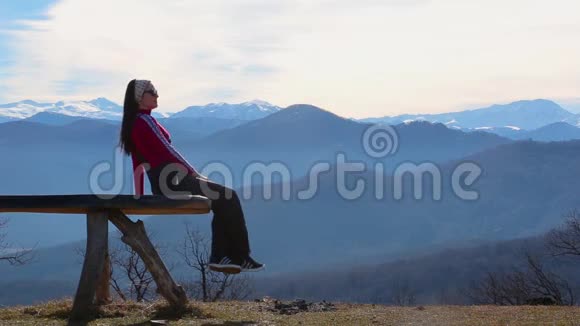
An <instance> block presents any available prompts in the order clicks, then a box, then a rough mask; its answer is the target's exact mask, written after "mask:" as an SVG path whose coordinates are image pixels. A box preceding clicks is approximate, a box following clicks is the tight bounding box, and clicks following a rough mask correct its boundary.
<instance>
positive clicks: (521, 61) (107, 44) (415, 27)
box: [0, 0, 580, 117]
mask: <svg viewBox="0 0 580 326" xmlns="http://www.w3.org/2000/svg"><path fill="white" fill-rule="evenodd" d="M353 4H356V6H355V5H353ZM577 12H580V4H579V3H577V2H576V1H572V0H569V1H567V0H557V1H553V2H549V3H548V2H530V1H525V0H512V1H509V2H505V1H499V0H489V1H459V0H445V1H444V0H441V1H428V0H413V1H402V0H391V1H378V0H364V1H362V2H352V1H345V0H316V1H315V0H308V1H307V0H292V1H291V0H278V1H269V0H238V1H226V0H216V1H196V0H191V1H189V0H188V1H186V0H172V1H138V0H122V1H120V0H101V1H98V2H95V1H91V0H63V1H60V2H58V3H56V4H55V5H54V6H52V7H51V8H50V9H49V10H48V12H47V13H46V15H45V16H46V17H47V19H45V20H29V21H23V22H20V23H21V24H23V25H24V27H25V28H23V29H18V30H11V31H5V33H8V35H9V36H10V41H9V42H10V43H9V46H10V49H11V53H12V55H11V56H10V57H9V58H7V59H5V60H12V61H13V63H12V64H11V65H10V66H9V67H8V70H7V71H6V72H5V73H4V74H0V83H1V84H2V85H3V87H4V89H5V90H6V92H5V94H9V95H7V96H8V98H7V100H11V101H13V100H20V99H26V98H32V99H35V100H41V101H56V100H61V99H90V98H95V97H99V96H105V97H108V98H110V99H112V100H115V101H117V102H119V103H122V97H123V95H124V91H125V90H124V88H125V86H126V84H127V82H128V81H129V80H130V79H132V78H147V79H151V80H153V81H154V83H155V84H156V86H157V88H158V89H159V90H160V93H161V94H163V95H162V96H161V97H160V110H167V111H176V110H179V109H182V108H184V107H186V106H189V105H196V104H204V103H209V102H220V101H224V100H228V101H231V102H236V101H244V100H248V99H254V98H261V99H265V100H268V101H270V102H272V103H274V104H277V105H281V106H286V105H290V104H292V103H304V102H306V103H312V104H315V105H318V106H321V107H324V108H326V109H329V110H331V111H333V112H335V113H337V114H340V115H343V116H347V117H350V116H354V117H362V116H378V115H391V114H398V113H403V112H436V111H443V110H451V109H457V108H461V107H465V106H469V105H470V104H471V103H493V102H501V101H509V100H513V99H520V98H538V97H544V98H550V97H554V98H569V97H573V96H576V94H577V92H578V89H579V87H580V78H579V77H578V76H580V65H579V64H578V62H579V61H578V60H577V58H578V57H579V56H580V43H578V42H577V36H578V35H580V34H579V33H580V23H579V22H578V20H577V14H576V13H577Z"/></svg>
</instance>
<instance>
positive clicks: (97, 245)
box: [70, 212, 109, 320]
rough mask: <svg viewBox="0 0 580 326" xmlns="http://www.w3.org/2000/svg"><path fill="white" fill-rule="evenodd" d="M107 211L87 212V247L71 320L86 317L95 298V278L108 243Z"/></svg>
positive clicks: (98, 274)
mask: <svg viewBox="0 0 580 326" xmlns="http://www.w3.org/2000/svg"><path fill="white" fill-rule="evenodd" d="M108 225H109V220H108V214H107V212H91V213H88V214H87V247H86V251H85V260H84V263H83V271H82V274H81V279H80V281H79V285H78V288H77V293H76V295H75V299H74V303H73V307H72V311H71V316H70V319H72V320H79V319H86V317H87V315H88V313H89V310H90V307H91V305H92V304H93V299H94V298H95V290H96V288H97V280H98V279H99V278H100V276H101V274H102V272H103V267H104V264H105V256H106V254H107V243H108Z"/></svg>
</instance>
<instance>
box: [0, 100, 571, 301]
mask: <svg viewBox="0 0 580 326" xmlns="http://www.w3.org/2000/svg"><path fill="white" fill-rule="evenodd" d="M99 103H100V105H104V104H103V103H105V104H106V102H105V101H102V103H101V102H99ZM23 105H30V103H29V104H23ZM91 105H92V104H91ZM64 106H66V105H64ZM46 107H47V108H53V109H50V110H49V109H47V110H44V111H37V112H35V113H31V111H30V110H29V115H27V116H23V115H21V116H20V117H19V118H14V116H15V111H14V110H12V111H10V112H11V114H12V116H13V118H11V119H10V120H11V121H7V122H4V123H0V152H1V153H2V157H3V160H2V163H0V164H1V166H2V169H0V180H1V181H2V182H0V193H3V194H80V193H92V192H93V191H94V190H95V189H94V187H93V186H94V185H93V184H92V182H96V183H97V184H98V185H100V186H101V187H102V188H103V189H105V190H106V189H110V188H112V187H113V186H114V185H116V184H119V186H120V187H119V188H118V189H116V192H120V193H125V194H131V193H133V189H132V172H131V164H130V160H129V158H128V157H126V156H119V157H120V159H119V160H115V157H116V155H118V154H119V152H118V148H117V147H116V146H117V141H118V133H119V120H118V118H114V117H111V116H108V117H107V116H105V115H104V113H101V114H99V115H97V114H96V113H95V114H94V115H92V116H89V117H87V116H83V115H76V116H73V115H71V114H66V113H64V112H68V113H70V112H73V111H74V110H73V109H71V108H69V109H67V110H68V111H59V112H55V111H51V110H57V109H56V106H54V105H53V106H49V105H46ZM216 107H217V106H216ZM546 107H547V108H548V109H547V110H551V111H554V112H559V110H557V108H555V107H554V106H552V105H547V106H546ZM244 108H247V111H244V112H254V113H256V112H257V111H256V110H257V109H256V108H252V107H251V105H245V106H240V107H239V110H240V111H243V110H246V109H244ZM117 109H119V108H117ZM496 109H497V108H496ZM2 110H3V109H2V108H0V112H4V111H2ZM63 110H64V109H63ZM79 110H80V109H79ZM91 110H93V109H91ZM109 110H113V109H111V108H110V109H109ZM196 110H197V112H198V113H196V114H197V115H196V114H193V115H191V116H181V117H179V116H177V117H175V115H176V114H174V115H172V116H169V117H158V120H159V121H160V122H161V123H162V124H163V125H164V126H166V127H167V128H168V130H169V131H170V132H171V136H172V143H173V144H174V145H175V146H176V148H178V149H179V151H180V152H181V153H182V154H183V155H184V156H185V157H186V158H187V159H188V160H189V161H190V162H191V163H192V164H193V165H194V166H196V167H198V168H200V169H202V168H203V167H205V166H209V165H210V164H214V163H221V164H224V165H225V166H227V167H228V168H229V169H230V171H231V172H232V176H233V180H232V182H233V183H232V184H231V186H232V187H233V188H235V189H236V190H237V191H238V192H239V194H240V195H241V199H242V201H243V207H244V213H245V216H246V219H247V224H248V229H249V232H250V238H251V243H252V251H253V252H254V253H255V256H256V258H257V259H259V260H262V261H264V262H265V263H267V266H268V270H267V272H266V273H267V274H266V275H268V276H272V277H274V276H276V275H277V274H279V273H282V272H298V271H301V270H304V269H310V268H326V267H328V266H335V265H337V264H342V265H350V266H352V265H357V264H362V263H369V262H377V259H382V258H380V257H383V258H385V257H388V258H389V259H398V258H401V257H406V256H407V255H409V254H411V253H418V252H419V253H420V252H425V251H426V250H430V248H435V247H437V248H439V247H445V246H448V247H449V246H463V245H465V244H470V243H480V242H482V241H503V240H510V239H514V238H519V237H530V236H535V235H538V234H542V233H543V232H546V231H547V230H549V229H550V228H552V227H554V226H556V225H559V224H560V223H561V222H562V213H563V212H566V211H568V210H570V209H572V208H574V207H575V206H576V205H577V203H578V200H577V196H576V189H578V188H579V187H580V181H579V180H580V179H578V178H576V176H577V175H579V174H580V140H571V141H568V139H570V138H571V137H577V134H576V130H577V128H576V127H575V126H574V125H571V124H569V123H567V122H565V121H555V122H551V123H550V122H547V121H550V119H546V117H553V115H550V114H545V115H544V114H539V116H540V117H541V118H539V120H538V121H540V120H542V119H544V120H542V121H544V122H546V124H542V125H541V126H540V127H538V128H535V129H531V130H527V129H524V128H520V127H516V126H512V127H513V128H512V127H509V128H508V129H510V130H511V131H512V132H513V133H511V134H509V135H507V134H506V135H505V136H500V135H498V134H495V133H493V132H490V128H492V129H493V128H502V127H489V128H486V127H481V126H480V127H477V126H474V127H461V128H460V127H458V126H452V125H448V124H447V125H446V124H444V123H439V122H430V121H425V120H424V119H414V120H413V119H411V120H406V121H402V122H399V123H395V122H393V123H392V125H391V127H392V128H393V130H394V132H395V133H396V141H397V142H398V146H397V151H396V152H395V153H392V154H391V155H388V156H386V157H379V158H375V157H371V156H369V155H368V153H367V152H366V149H365V146H364V145H365V143H364V135H365V131H367V130H369V128H371V127H376V126H377V125H375V124H374V123H372V122H361V121H355V120H352V119H347V118H343V117H340V116H338V115H336V114H333V113H332V112H329V111H327V110H324V109H323V108H319V107H316V106H314V105H309V104H296V105H291V106H289V107H287V108H284V109H279V110H275V112H271V113H268V114H265V113H264V112H265V111H262V113H263V114H264V115H263V116H262V117H256V116H253V117H255V118H251V119H249V117H252V116H251V115H247V114H244V113H243V112H239V114H238V115H228V114H226V113H227V112H231V111H232V110H234V109H232V108H231V107H230V108H225V109H224V110H222V111H219V110H218V109H216V110H218V111H212V112H211V114H210V113H208V112H210V111H206V110H204V109H194V110H192V111H191V112H194V111H196ZM228 110H229V111H228ZM494 110H495V109H494ZM494 110H491V113H493V114H495V113H494V112H495V111H494ZM542 110H543V109H540V111H542ZM17 111H18V110H17ZM105 111H107V110H103V112H105ZM6 112H8V111H6ZM74 112H79V111H78V110H77V111H74ZM88 112H93V111H90V110H89V111H88ZM542 112H543V111H542ZM218 113H219V114H221V116H220V117H218V116H217V115H218ZM480 113H481V112H480ZM39 114H42V115H40V116H38V115H39ZM212 114H215V115H212ZM478 114H479V113H478ZM482 114H483V113H482ZM524 115H525V113H524ZM35 116H36V118H33V117H35ZM506 116H507V115H506ZM60 118H63V119H69V120H66V121H65V120H60ZM490 119H491V118H490ZM526 119H527V120H526ZM526 119H523V120H522V121H528V122H529V121H531V120H530V119H528V118H526ZM379 123H382V122H379ZM536 123H537V124H538V125H540V123H538V122H536ZM379 126H380V124H379ZM503 131H506V132H507V130H503ZM530 139H537V140H541V142H540V141H532V140H530ZM546 140H549V141H551V142H548V141H546ZM552 140H557V141H552ZM339 154H343V155H344V156H345V157H346V158H347V161H348V162H349V163H346V164H345V165H349V164H350V162H358V163H362V164H363V165H364V166H365V169H364V170H363V171H360V172H356V173H350V174H347V176H346V177H345V178H344V184H345V186H346V188H348V189H353V188H354V187H355V186H356V185H357V184H358V183H359V182H363V184H365V185H366V186H365V190H364V191H363V193H362V194H361V196H360V197H358V198H356V199H347V198H344V196H342V195H341V193H340V192H339V191H338V189H339V188H340V187H341V185H339V183H340V182H341V179H340V178H339V177H338V176H337V171H338V168H340V167H342V166H341V164H342V163H340V162H338V161H337V160H336V158H337V157H338V155H339ZM321 162H326V163H328V166H329V170H328V171H325V172H323V173H320V174H318V175H316V178H317V179H316V182H317V184H316V189H315V192H314V196H313V197H312V198H309V199H300V197H299V193H300V191H301V190H305V189H309V187H310V186H311V185H312V183H313V182H314V181H313V176H312V175H310V174H309V172H311V171H312V170H311V169H312V168H313V167H314V166H315V164H317V163H321ZM102 163H106V164H107V163H110V164H111V165H112V166H111V168H110V169H109V170H107V171H106V173H105V174H103V175H101V177H100V178H97V179H95V178H94V176H93V177H91V171H94V170H95V168H96V167H97V166H99V165H101V164H102ZM117 163H119V166H117ZM255 163H260V164H270V163H281V164H282V165H284V166H285V167H286V168H287V169H288V170H289V171H290V176H289V178H281V177H280V176H276V177H274V178H272V179H271V180H267V179H261V178H259V177H258V178H252V179H251V180H250V181H251V182H249V183H246V182H243V179H242V178H243V177H244V176H245V173H246V172H247V167H249V166H250V165H251V164H255ZM378 163H382V164H383V165H384V171H383V170H378V165H377V164H378ZM404 163H407V164H421V163H429V164H432V165H433V166H435V167H436V168H437V169H438V171H439V172H440V174H441V177H442V183H441V185H440V187H441V198H442V199H441V200H436V199H433V198H432V197H431V194H432V192H433V187H434V186H435V185H436V183H435V182H434V180H433V179H432V178H430V177H429V176H425V177H424V178H423V177H422V182H423V187H422V190H423V195H424V197H423V198H422V199H414V198H413V195H414V189H415V188H414V186H415V183H414V182H413V181H414V180H413V179H412V178H411V179H409V177H408V176H405V177H404V178H403V179H402V189H403V193H402V194H403V197H402V199H399V200H397V199H394V198H393V192H394V188H393V187H394V186H393V185H394V184H395V178H396V173H395V171H396V168H397V167H398V166H400V165H401V164H404ZM462 163H471V164H474V165H476V166H478V167H479V168H480V169H481V176H480V177H479V178H478V179H477V180H476V182H474V183H473V184H472V185H471V186H470V190H474V191H477V192H478V193H479V197H478V199H477V200H473V201H466V200H462V199H461V198H459V197H458V196H457V195H456V193H455V189H454V184H453V182H452V175H453V172H454V171H455V169H456V167H458V166H460V165H461V164H462ZM208 176H209V177H210V179H213V180H215V181H217V182H220V183H224V182H225V180H224V179H222V178H221V177H220V176H219V175H216V174H209V175H208ZM462 178H463V177H462ZM462 178H460V179H459V180H464V178H463V179H462ZM379 180H380V182H381V183H379ZM378 186H381V187H384V188H383V190H384V197H383V198H376V196H375V194H376V192H375V191H373V190H374V189H375V187H378ZM284 189H290V199H286V198H284V197H283V196H282V193H283V190H284ZM266 190H269V191H270V193H271V197H266V196H264V195H262V194H263V193H264V192H265V191H266ZM145 191H146V193H150V189H149V185H148V182H146V188H145ZM97 192H102V191H97ZM246 195H248V196H247V197H246ZM211 215H212V214H211V213H210V214H204V215H196V216H171V217H167V216H151V217H144V218H143V217H142V219H144V220H145V222H146V225H147V228H148V230H150V231H151V232H152V233H153V234H154V241H155V243H158V244H163V245H165V246H166V247H167V248H169V249H168V250H167V253H166V254H164V259H167V260H168V261H172V262H175V269H174V271H173V272H174V273H175V275H176V276H177V277H181V276H184V275H186V273H187V270H186V269H185V268H184V267H183V266H180V265H179V262H178V261H177V256H176V255H175V252H174V251H173V249H171V248H174V247H175V245H176V243H178V242H179V241H181V240H182V236H183V226H184V223H185V222H189V223H191V224H192V225H194V226H195V227H198V228H199V229H200V230H201V231H202V233H203V234H205V235H208V236H209V234H210V232H211V231H210V230H211ZM2 217H7V218H9V224H8V228H7V229H6V231H7V239H6V240H7V241H8V242H10V243H14V244H15V245H17V246H21V247H31V246H36V248H37V255H36V257H37V260H36V261H35V262H32V263H30V264H27V265H24V266H21V267H18V268H17V269H15V268H12V267H9V266H6V265H0V274H2V275H3V282H4V283H3V284H4V285H5V288H16V287H14V284H16V283H18V282H20V283H18V284H22V282H26V281H27V280H36V281H37V282H47V284H52V285H55V284H60V285H62V286H63V287H66V289H69V290H70V289H72V288H73V287H71V286H70V284H68V283H66V282H70V280H71V279H74V280H75V281H76V277H78V272H79V269H80V264H78V262H77V260H78V257H77V255H76V254H75V252H76V249H78V247H79V246H82V240H83V238H84V237H85V235H86V230H85V228H86V226H85V220H84V217H83V216H81V215H74V214H73V215H59V214H55V215H51V216H45V215H42V214H2ZM10 282H12V283H10ZM14 282H16V283H14ZM63 282H64V283H63ZM65 283H66V284H65ZM35 284H37V283H35ZM67 284H68V285H67ZM4 285H3V286H4ZM38 286H39V287H40V286H41V284H38ZM50 288H51V291H53V293H63V292H59V290H57V289H55V288H54V287H50ZM67 291H68V290H67ZM1 303H2V302H0V304H1Z"/></svg>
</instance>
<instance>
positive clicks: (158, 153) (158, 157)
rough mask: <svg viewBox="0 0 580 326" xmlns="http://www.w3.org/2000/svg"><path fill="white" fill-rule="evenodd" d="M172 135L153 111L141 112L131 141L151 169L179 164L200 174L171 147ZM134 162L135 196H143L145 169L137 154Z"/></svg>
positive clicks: (136, 120) (132, 157) (133, 157)
mask: <svg viewBox="0 0 580 326" xmlns="http://www.w3.org/2000/svg"><path fill="white" fill-rule="evenodd" d="M170 136H171V135H170V134H169V132H168V131H167V130H166V129H165V128H163V126H162V125H161V124H159V122H157V120H155V118H154V117H152V116H151V111H150V110H149V111H145V110H141V111H140V112H139V113H138V114H137V118H136V119H135V123H134V124H133V130H132V131H131V140H132V141H133V144H135V148H136V150H137V151H138V152H139V153H140V154H141V155H142V156H143V158H144V159H145V161H146V162H147V163H149V164H150V166H151V169H153V168H155V167H157V166H159V165H160V164H166V163H178V164H181V165H182V166H183V167H185V168H186V169H187V171H188V173H193V174H196V175H197V174H199V173H198V172H197V170H196V169H195V168H194V167H193V166H192V165H191V164H189V162H187V160H186V159H185V158H184V157H183V156H181V154H179V152H178V151H177V150H176V149H175V147H173V145H171V137H170ZM131 159H132V160H133V181H134V182H135V194H136V195H139V196H140V195H143V181H144V177H145V169H144V167H143V166H142V165H140V163H142V162H141V161H140V160H139V159H138V157H137V155H135V153H134V152H133V153H131Z"/></svg>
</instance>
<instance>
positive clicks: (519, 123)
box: [359, 99, 580, 130]
mask: <svg viewBox="0 0 580 326" xmlns="http://www.w3.org/2000/svg"><path fill="white" fill-rule="evenodd" d="M579 117H580V116H579V115H576V114H574V113H571V112H569V111H567V110H565V109H563V108H562V107H561V106H560V105H558V104H557V103H555V102H553V101H550V100H544V99H537V100H523V101H517V102H513V103H509V104H496V105H492V106H489V107H485V108H480V109H475V110H466V111H460V112H449V113H440V114H413V115H410V114H405V115H399V116H394V117H389V116H386V117H380V118H367V119H360V120H359V121H361V122H372V123H386V124H391V125H394V124H399V123H402V122H405V121H414V120H426V121H429V122H439V123H443V124H445V125H446V126H447V127H449V128H455V129H458V128H459V129H465V130H468V129H474V128H484V127H489V128H510V127H516V128H520V129H527V130H531V129H536V128H540V127H542V126H545V125H548V124H551V123H554V122H561V121H566V122H569V123H570V124H573V125H576V124H577V123H578V122H579V121H580V119H579ZM512 129H513V128H512Z"/></svg>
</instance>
